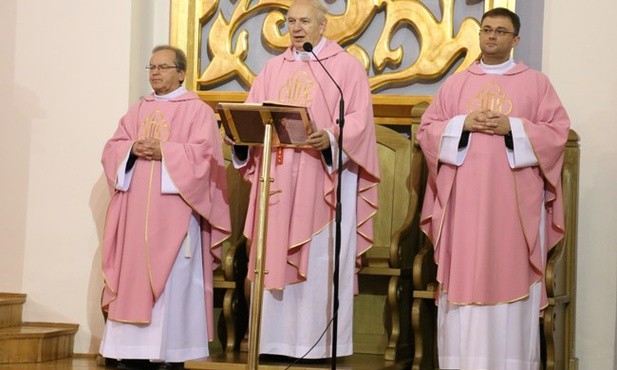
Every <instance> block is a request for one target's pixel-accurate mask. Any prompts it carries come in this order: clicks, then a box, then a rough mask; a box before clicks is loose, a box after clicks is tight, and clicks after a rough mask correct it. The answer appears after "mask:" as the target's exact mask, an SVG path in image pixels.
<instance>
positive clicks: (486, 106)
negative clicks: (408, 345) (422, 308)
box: [417, 8, 570, 370]
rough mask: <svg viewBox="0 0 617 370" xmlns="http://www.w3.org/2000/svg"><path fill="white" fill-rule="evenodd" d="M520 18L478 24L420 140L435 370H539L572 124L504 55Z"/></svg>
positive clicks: (495, 12)
mask: <svg viewBox="0 0 617 370" xmlns="http://www.w3.org/2000/svg"><path fill="white" fill-rule="evenodd" d="M519 31H520V20H519V17H518V16H517V15H516V14H515V13H513V12H511V11H510V10H507V9H504V8H495V9H492V10H489V11H488V12H486V13H485V14H484V15H483V17H482V22H481V28H480V35H479V36H480V49H481V51H482V54H481V58H480V59H479V60H478V61H477V62H476V63H474V64H473V65H471V66H470V67H469V68H468V69H466V70H464V71H461V72H459V73H456V74H455V75H453V76H451V77H450V78H449V79H448V80H446V81H445V83H444V84H443V85H442V87H441V88H440V90H439V92H438V94H437V95H436V96H435V99H434V100H433V102H432V103H431V104H430V106H429V107H428V108H427V110H426V112H425V113H424V114H423V115H422V120H421V125H420V128H419V130H418V133H417V138H418V141H419V142H420V145H421V147H422V151H423V153H424V155H425V157H426V159H427V162H428V167H429V179H428V185H427V188H426V194H425V198H424V205H423V209H422V219H421V227H422V229H423V231H424V232H425V233H426V234H427V235H428V236H429V238H430V239H431V241H432V243H433V246H434V248H435V254H434V256H435V262H436V263H437V265H438V269H437V280H438V281H439V296H438V324H437V327H438V330H437V331H438V351H439V368H440V369H491V370H506V369H507V370H523V369H525V370H530V369H539V368H540V332H539V317H540V315H541V312H542V310H543V309H544V308H545V307H546V306H547V294H546V287H545V286H544V271H545V267H546V258H547V253H548V251H549V250H550V249H551V248H553V247H554V246H555V244H556V243H557V242H559V241H560V240H561V239H562V238H563V236H564V232H565V230H564V212H563V201H562V190H561V168H562V165H563V158H564V149H565V144H566V141H567V138H568V132H569V127H570V120H569V118H568V115H567V114H566V111H565V109H564V107H563V106H562V104H561V102H560V100H559V97H558V96H557V94H556V92H555V90H554V88H553V86H552V85H551V83H550V81H549V79H548V78H547V77H546V76H545V75H544V74H542V73H541V72H539V71H536V70H534V69H532V68H530V67H528V66H527V65H525V64H524V63H523V62H521V61H518V60H514V59H513V58H512V57H511V54H512V49H513V48H514V47H516V46H517V45H518V43H519V41H520V36H519Z"/></svg>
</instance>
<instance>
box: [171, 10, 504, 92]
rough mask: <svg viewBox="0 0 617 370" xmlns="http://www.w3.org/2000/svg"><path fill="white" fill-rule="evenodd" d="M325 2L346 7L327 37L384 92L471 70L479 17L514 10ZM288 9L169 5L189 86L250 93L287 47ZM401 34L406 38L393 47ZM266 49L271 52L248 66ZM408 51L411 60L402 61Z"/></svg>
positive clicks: (334, 16) (334, 15) (331, 15)
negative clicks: (266, 62) (260, 74)
mask: <svg viewBox="0 0 617 370" xmlns="http://www.w3.org/2000/svg"><path fill="white" fill-rule="evenodd" d="M325 3H326V4H327V5H328V8H329V11H330V9H331V8H332V9H336V8H337V7H338V8H341V7H342V6H343V7H344V11H342V12H341V11H340V9H339V11H337V12H336V13H335V12H334V10H333V12H331V13H329V14H328V15H327V18H328V27H327V29H326V34H325V36H326V37H328V38H330V39H333V40H336V41H338V43H339V44H341V45H342V46H343V47H345V48H346V49H347V51H348V52H349V53H351V54H352V55H354V56H355V57H356V58H358V60H360V62H361V63H362V64H363V65H364V67H365V69H366V70H367V73H368V74H369V80H370V86H371V89H372V90H373V91H374V92H380V93H388V89H389V88H392V87H400V86H408V85H413V84H415V83H422V84H427V83H429V84H430V83H437V84H438V83H439V81H440V80H441V79H443V77H445V76H446V74H447V73H452V72H454V71H457V70H461V69H463V68H465V67H467V66H468V65H469V64H471V63H472V62H473V61H474V60H475V59H476V58H477V57H478V55H479V53H480V50H479V46H478V31H479V22H478V20H477V17H478V15H481V13H482V12H483V11H484V10H488V9H491V8H494V7H507V8H510V9H512V10H514V7H515V1H514V0H487V1H484V2H483V3H484V4H483V5H482V4H478V3H482V1H478V0H467V1H466V2H462V1H455V0H440V1H439V2H437V5H435V4H436V3H435V2H434V1H426V2H423V1H420V0H353V1H351V0H348V1H344V0H327V1H325ZM290 4H291V0H237V1H230V0H172V19H171V42H172V44H174V45H176V46H179V47H181V48H183V49H184V50H186V51H187V56H188V58H189V71H188V73H187V79H186V86H187V87H188V88H189V89H192V90H201V91H211V90H213V89H219V88H220V87H221V85H224V84H225V83H227V82H229V81H236V82H237V83H238V84H239V85H240V86H241V88H236V89H235V90H234V89H232V90H228V91H243V90H246V89H248V88H249V87H250V86H251V85H252V83H253V81H254V79H255V76H256V74H257V73H258V72H259V69H260V68H258V67H257V66H258V65H263V64H262V63H263V62H264V60H263V59H268V57H269V56H273V55H276V54H279V53H281V52H282V51H283V50H284V49H285V48H286V47H287V46H288V45H289V39H288V35H287V33H286V27H285V13H286V11H287V9H288V8H289V5H290ZM472 11H475V13H476V14H475V16H476V17H475V18H474V17H473V15H474V14H472ZM459 13H463V14H459ZM255 21H257V23H255ZM204 30H207V32H204ZM401 30H403V31H404V32H405V35H406V36H405V38H404V39H403V40H402V41H401V40H399V42H398V45H393V39H394V38H395V36H396V35H397V33H398V32H400V31H401ZM360 39H362V40H363V42H360ZM367 39H368V40H367ZM264 49H265V50H266V51H267V52H268V53H269V54H267V55H265V56H264V55H263V54H259V56H258V59H260V60H257V61H251V58H252V57H253V56H255V55H258V51H259V50H264ZM411 54H414V58H413V60H407V61H405V60H404V59H405V58H409V55H411ZM260 63H261V64H260ZM219 90H220V89H219ZM217 94H218V93H217Z"/></svg>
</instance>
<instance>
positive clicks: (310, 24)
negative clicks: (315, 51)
mask: <svg viewBox="0 0 617 370" xmlns="http://www.w3.org/2000/svg"><path fill="white" fill-rule="evenodd" d="M326 23H327V21H326V19H323V20H322V19H321V17H320V14H319V11H318V10H317V9H315V8H314V7H313V6H312V5H311V4H310V3H309V2H307V1H301V0H300V1H296V2H294V3H293V4H292V5H291V7H290V8H289V11H288V12H287V28H288V30H289V37H290V39H291V44H292V45H293V46H294V47H295V48H296V49H297V50H304V48H303V45H304V43H305V42H310V43H311V44H313V46H315V45H317V44H318V43H319V41H320V40H321V37H322V35H323V33H324V31H325V30H326Z"/></svg>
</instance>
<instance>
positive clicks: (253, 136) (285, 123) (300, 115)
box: [217, 102, 316, 147]
mask: <svg viewBox="0 0 617 370" xmlns="http://www.w3.org/2000/svg"><path fill="white" fill-rule="evenodd" d="M217 110H218V112H219V115H220V117H221V124H222V125H223V129H224V130H225V134H226V135H227V136H229V137H230V138H231V139H232V140H233V141H234V142H235V143H237V144H242V145H262V144H263V141H264V134H265V126H266V124H267V123H270V124H272V128H273V130H272V146H293V147H307V146H308V145H307V144H306V141H307V140H308V136H309V135H310V134H311V133H313V132H315V131H316V128H315V124H314V122H313V121H312V120H311V117H310V115H309V112H308V110H307V109H306V107H302V106H296V105H284V104H279V103H275V102H264V103H262V104H255V103H219V104H218V106H217Z"/></svg>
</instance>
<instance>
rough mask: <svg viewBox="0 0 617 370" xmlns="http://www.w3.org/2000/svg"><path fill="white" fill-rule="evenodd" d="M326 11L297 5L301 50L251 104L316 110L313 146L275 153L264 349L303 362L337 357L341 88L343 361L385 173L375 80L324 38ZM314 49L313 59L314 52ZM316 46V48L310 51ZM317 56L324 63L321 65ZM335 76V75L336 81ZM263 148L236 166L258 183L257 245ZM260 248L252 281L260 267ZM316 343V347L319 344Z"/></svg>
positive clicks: (241, 154) (298, 1)
mask: <svg viewBox="0 0 617 370" xmlns="http://www.w3.org/2000/svg"><path fill="white" fill-rule="evenodd" d="M326 12H327V11H326V8H325V7H324V5H323V4H322V3H321V2H320V1H319V0H295V1H293V3H292V4H291V6H290V8H289V11H288V13H287V28H288V31H289V37H290V39H291V46H290V47H289V48H287V50H285V52H284V53H283V54H281V55H279V56H276V57H274V58H272V59H271V60H270V61H268V63H267V64H266V66H265V68H264V69H263V70H262V71H261V73H260V74H259V75H258V76H257V78H256V80H255V83H254V84H253V86H252V88H251V91H250V93H249V96H248V99H247V102H253V103H259V102H264V101H276V102H278V103H281V104H292V105H301V106H306V107H308V110H309V113H310V115H311V117H312V119H313V121H314V122H315V126H316V131H315V132H313V133H312V134H311V135H310V136H309V140H308V142H307V144H309V147H308V148H273V150H272V152H271V153H268V155H270V156H271V158H272V160H271V163H272V165H271V167H272V168H271V177H272V178H273V182H272V183H271V186H270V187H271V189H270V190H271V193H272V195H271V196H270V200H269V219H268V230H267V241H266V243H265V245H266V257H265V260H266V261H265V263H266V267H265V270H266V271H268V273H267V274H266V275H265V278H264V280H265V289H266V291H265V293H264V297H263V298H264V303H263V310H262V321H261V336H260V353H262V354H273V355H282V356H288V357H294V358H302V357H303V358H308V359H316V358H328V357H332V353H331V349H330V343H331V335H332V328H331V327H330V328H329V329H328V331H327V332H326V334H325V335H323V336H322V334H323V333H324V331H325V330H326V328H327V327H328V323H329V322H330V321H331V319H332V300H333V298H332V291H333V288H332V286H333V284H332V275H333V261H334V248H335V246H334V240H335V222H334V221H335V205H336V199H335V197H336V192H335V190H336V185H337V181H338V178H337V173H336V171H337V163H338V158H337V156H338V148H337V139H338V135H339V127H338V126H337V118H338V117H339V100H340V99H341V98H342V97H341V95H340V94H341V93H340V92H339V89H338V87H337V86H336V85H335V83H334V82H333V80H334V81H336V83H337V84H338V85H340V88H341V91H342V94H343V98H344V100H345V102H346V104H345V105H346V106H345V110H344V112H343V113H344V114H343V117H344V119H345V129H344V131H343V132H344V133H343V139H344V140H343V143H344V144H343V155H342V156H343V158H342V163H343V171H342V178H341V179H340V180H341V181H342V189H343V190H342V194H343V195H342V197H341V198H342V199H341V202H342V212H343V214H342V223H341V230H342V232H341V235H340V237H341V254H340V270H339V273H340V293H339V302H340V308H339V313H338V322H339V326H338V330H337V332H338V336H337V342H338V350H337V352H336V354H337V356H348V355H351V354H352V352H353V347H352V332H353V331H352V318H353V295H354V287H355V272H356V261H357V259H358V257H359V256H360V255H361V254H362V253H364V252H365V251H366V250H367V249H368V248H370V247H371V245H372V243H373V223H372V217H373V215H374V214H375V212H376V210H377V183H378V182H379V169H378V163H377V145H376V139H375V128H374V122H373V108H372V105H371V91H370V88H369V84H368V76H367V73H366V71H365V70H364V68H363V67H362V65H361V64H360V62H359V61H358V60H356V59H355V58H354V57H353V56H352V55H350V54H349V53H347V52H346V51H345V50H343V48H341V47H340V46H339V45H338V44H337V43H336V42H334V41H332V40H328V39H326V38H324V37H323V34H324V31H325V29H326V25H327V19H326ZM306 43H310V44H311V46H312V53H310V52H306V51H305V50H304V45H305V44H306ZM307 47H309V48H310V46H309V45H307ZM316 57H317V58H319V59H320V60H321V62H322V63H323V66H320V64H319V62H318V61H317V59H316ZM326 70H327V71H328V72H329V73H330V74H331V76H332V79H331V78H330V77H329V76H328V72H326ZM262 155H263V153H262V149H261V148H260V147H251V148H248V149H247V147H242V146H235V147H234V164H235V166H236V167H237V168H239V169H240V171H241V173H242V174H243V175H244V177H245V178H246V179H248V180H249V181H251V182H252V185H253V186H252V189H251V197H250V205H249V209H248V213H247V219H246V224H245V225H246V226H245V230H244V233H245V235H246V236H247V238H249V239H250V240H251V241H255V240H256V237H257V235H256V233H257V230H256V228H254V221H255V219H256V217H258V210H257V207H258V199H257V197H258V191H257V190H258V186H259V178H258V176H259V172H260V171H259V163H261V156H262ZM255 252H256V251H255V245H253V248H251V254H250V256H251V257H250V265H249V271H250V272H249V278H250V279H251V280H252V279H253V278H254V276H252V274H253V271H254V267H255ZM313 346H314V347H313Z"/></svg>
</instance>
